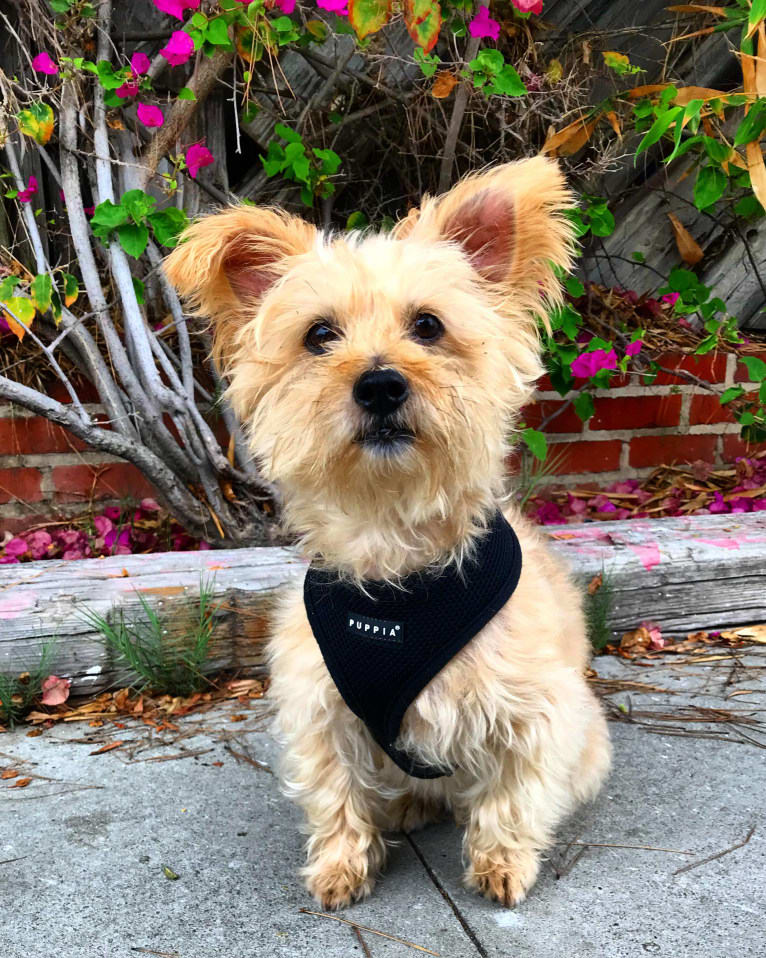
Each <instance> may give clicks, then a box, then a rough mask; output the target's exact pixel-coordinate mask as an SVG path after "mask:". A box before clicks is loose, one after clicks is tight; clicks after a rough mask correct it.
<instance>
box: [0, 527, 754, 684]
mask: <svg viewBox="0 0 766 958" xmlns="http://www.w3.org/2000/svg"><path fill="white" fill-rule="evenodd" d="M546 533H547V535H548V536H549V537H550V540H551V544H552V546H553V548H554V550H555V551H556V553H557V554H558V555H559V556H560V557H561V558H562V559H563V560H564V561H565V562H566V563H567V564H568V565H569V567H570V569H571V571H572V572H573V574H574V575H576V576H577V577H578V578H579V579H581V580H582V582H583V583H584V584H585V583H587V582H588V581H590V579H591V578H592V577H593V576H594V575H598V573H600V572H604V573H605V575H606V576H607V577H608V580H609V583H610V585H611V589H612V593H613V596H614V604H613V608H612V612H611V617H610V624H611V626H612V628H613V629H614V631H615V632H616V633H617V634H618V635H619V634H621V633H622V632H625V631H627V630H629V629H633V628H635V627H636V626H637V625H638V624H639V623H640V622H641V621H642V620H644V619H652V620H654V621H656V622H658V623H659V625H660V627H661V628H662V631H663V633H665V634H667V635H670V636H678V635H682V636H683V635H686V633H687V632H694V631H697V630H699V629H708V630H710V629H723V628H734V627H736V626H739V625H746V624H749V623H753V622H759V621H761V622H763V621H766V513H752V514H750V515H725V516H692V517H688V518H683V519H657V520H646V521H644V520H632V521H630V522H597V523H586V524H583V525H570V526H549V527H548V528H547V529H546ZM304 570H305V563H304V562H303V561H302V560H301V559H299V558H298V557H297V555H296V554H295V553H294V552H292V551H290V550H289V549H278V548H258V549H237V550H226V551H220V552H169V553H160V554H157V555H150V556H114V557H111V558H107V559H85V560H82V561H77V562H64V561H45V562H31V563H22V564H19V565H10V566H0V671H14V670H17V671H21V670H23V669H24V668H29V667H31V666H34V664H35V662H36V660H37V657H38V655H39V649H40V644H41V642H44V641H46V640H49V639H52V638H56V639H57V640H58V645H57V649H56V653H55V663H56V669H57V670H58V671H59V672H60V673H62V674H64V675H67V676H70V677H72V679H73V687H74V689H75V690H76V691H78V692H84V691H97V690H100V689H103V688H108V687H110V686H112V685H114V684H115V683H119V682H120V681H121V680H122V679H123V678H124V676H121V674H120V670H119V668H118V663H117V662H116V661H115V659H114V656H113V655H112V653H111V652H110V651H109V650H108V649H107V648H105V646H104V644H103V642H102V640H101V638H100V636H99V634H98V632H97V631H96V630H94V629H93V627H92V626H91V625H90V624H89V623H88V622H87V621H86V620H85V619H84V617H83V612H84V611H85V610H86V609H90V610H92V611H94V612H96V613H98V614H99V615H101V616H108V615H112V616H113V615H114V614H115V611H116V610H122V611H123V612H124V613H125V615H126V617H127V618H129V619H130V618H132V617H135V616H137V615H139V614H140V612H141V598H142V597H143V598H144V600H145V601H146V602H148V603H149V604H150V605H151V606H152V608H154V609H155V610H157V612H158V613H159V614H160V615H161V616H162V617H163V618H164V619H165V620H166V622H167V628H168V635H169V637H170V638H172V637H173V636H181V635H183V634H184V632H186V631H187V630H188V627H189V624H190V621H191V618H190V617H191V616H193V615H194V612H195V608H196V607H197V601H198V596H199V589H200V582H201V581H203V580H205V581H208V582H211V584H212V588H213V591H214V596H215V601H216V603H217V604H218V606H219V607H218V610H217V612H216V615H215V631H214V654H213V659H212V662H211V668H212V669H216V670H220V669H240V670H242V671H243V672H254V671H258V670H260V669H262V668H263V641H264V638H265V636H266V634H267V631H268V615H269V610H270V608H271V607H272V605H273V601H274V597H275V594H276V593H277V591H278V590H279V588H280V587H281V586H283V585H285V584H287V583H290V582H293V583H295V582H300V580H301V579H302V577H303V574H304Z"/></svg>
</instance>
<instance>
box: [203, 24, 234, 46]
mask: <svg viewBox="0 0 766 958" xmlns="http://www.w3.org/2000/svg"><path fill="white" fill-rule="evenodd" d="M205 39H206V40H207V42H208V43H212V44H213V45H214V46H218V47H225V46H228V45H229V43H230V42H231V41H230V40H229V28H228V26H227V25H226V20H224V18H223V17H216V19H215V20H211V21H210V22H209V23H208V25H207V30H206V31H205Z"/></svg>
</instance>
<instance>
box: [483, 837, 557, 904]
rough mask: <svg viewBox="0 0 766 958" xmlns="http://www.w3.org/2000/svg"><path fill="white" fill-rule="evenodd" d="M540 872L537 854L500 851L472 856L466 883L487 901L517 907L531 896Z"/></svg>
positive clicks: (520, 850) (519, 850) (523, 851)
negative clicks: (530, 892) (529, 894)
mask: <svg viewBox="0 0 766 958" xmlns="http://www.w3.org/2000/svg"><path fill="white" fill-rule="evenodd" d="M539 870H540V857H539V855H538V854H537V852H535V851H526V850H524V849H518V848H515V849H503V848H500V849H497V850H496V851H495V852H493V853H492V855H484V854H478V853H474V854H472V856H471V865H470V867H469V869H468V871H467V872H466V875H465V883H466V885H467V886H468V887H469V888H474V889H476V890H477V891H479V892H481V894H482V895H484V896H485V897H486V898H490V899H492V900H494V901H499V902H500V904H501V905H505V906H506V908H513V907H514V905H518V904H519V903H520V902H522V901H524V899H525V898H526V897H527V892H528V891H529V889H530V888H531V887H532V886H533V885H534V883H535V880H536V878H537V873H538V871H539Z"/></svg>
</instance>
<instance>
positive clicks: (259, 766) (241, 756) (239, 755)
mask: <svg viewBox="0 0 766 958" xmlns="http://www.w3.org/2000/svg"><path fill="white" fill-rule="evenodd" d="M224 748H225V749H226V751H227V752H229V754H231V755H233V756H234V758H235V759H237V761H238V762H239V760H240V759H241V760H242V761H243V762H247V763H248V765H252V766H253V767H254V768H257V769H259V770H260V771H261V772H268V773H269V775H273V774H274V772H273V771H272V770H271V769H270V768H269V766H268V765H264V763H263V762H259V761H258V760H257V759H254V758H251V757H250V756H249V755H246V754H245V753H244V752H236V751H235V750H234V749H233V748H232V747H231V745H224Z"/></svg>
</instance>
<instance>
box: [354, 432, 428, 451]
mask: <svg viewBox="0 0 766 958" xmlns="http://www.w3.org/2000/svg"><path fill="white" fill-rule="evenodd" d="M414 441H415V433H414V432H413V430H412V429H410V428H409V427H408V426H376V427H375V428H372V429H367V430H365V431H364V432H362V433H360V434H359V435H358V436H357V437H356V439H355V442H357V443H358V444H359V445H360V446H363V447H364V448H365V449H369V450H370V451H372V452H376V453H387V454H390V453H393V452H398V451H399V450H400V449H404V448H405V447H406V446H410V445H412V443H413V442H414Z"/></svg>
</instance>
